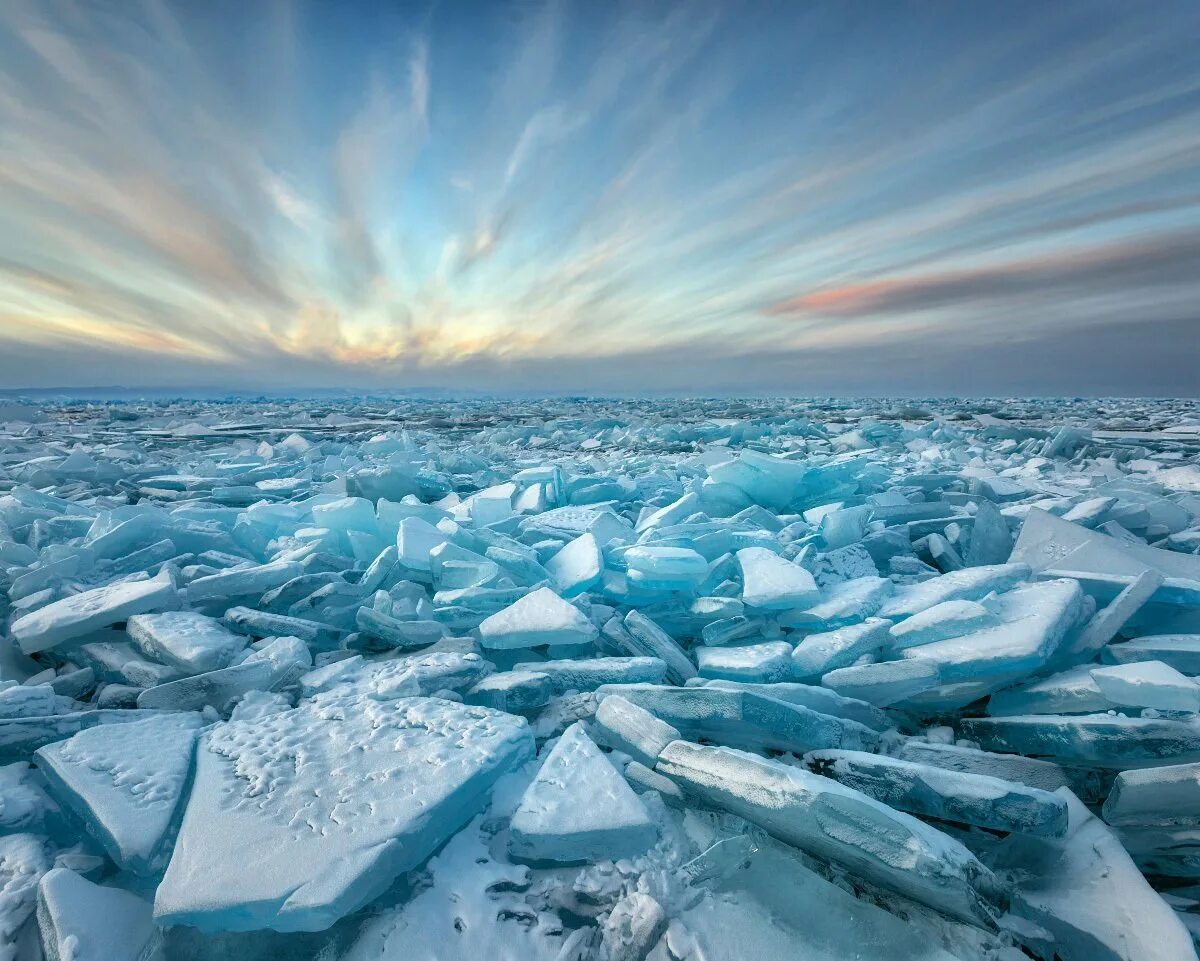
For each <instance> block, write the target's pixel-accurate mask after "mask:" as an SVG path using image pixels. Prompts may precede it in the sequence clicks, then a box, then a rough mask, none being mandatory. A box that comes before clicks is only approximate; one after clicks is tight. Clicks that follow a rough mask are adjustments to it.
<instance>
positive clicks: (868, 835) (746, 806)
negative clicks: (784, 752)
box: [655, 741, 1002, 927]
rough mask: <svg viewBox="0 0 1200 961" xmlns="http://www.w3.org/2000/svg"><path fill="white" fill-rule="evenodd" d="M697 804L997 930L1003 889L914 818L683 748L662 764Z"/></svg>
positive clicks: (769, 767)
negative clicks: (997, 906) (995, 915)
mask: <svg viewBox="0 0 1200 961" xmlns="http://www.w3.org/2000/svg"><path fill="white" fill-rule="evenodd" d="M655 770H656V771H657V772H659V773H660V774H664V775H666V776H667V777H669V778H671V779H672V780H673V781H675V782H676V783H677V784H678V785H679V786H680V788H681V789H682V790H683V793H684V795H685V796H687V797H688V798H689V799H691V800H693V801H694V802H697V803H700V804H704V805H708V806H712V807H717V808H719V809H721V810H725V811H729V812H730V813H732V814H736V815H737V816H739V817H742V818H745V819H746V820H748V821H750V822H751V823H753V824H757V825H758V826H759V827H761V828H763V829H764V830H765V831H767V832H768V833H770V834H772V835H773V836H775V837H777V838H778V839H779V840H781V841H784V842H786V843H788V844H792V845H795V846H796V847H798V848H800V849H801V850H803V851H806V852H807V853H809V854H811V855H813V856H815V857H818V858H821V859H826V860H830V861H834V862H836V863H838V864H841V865H842V866H843V867H845V868H846V869H847V870H849V871H850V872H851V873H853V874H856V875H858V876H859V877H862V878H863V879H865V880H867V881H870V882H872V883H874V884H877V885H879V886H881V887H884V888H887V889H890V890H893V891H896V892H898V893H900V894H902V895H904V896H906V897H909V898H912V899H913V900H915V901H918V902H920V903H921V904H925V905H928V906H929V907H932V908H935V909H936V910H938V911H941V912H943V913H945V914H947V915H949V916H951V917H953V918H956V919H958V920H960V921H965V922H967V923H969V924H975V925H979V926H983V927H991V926H993V925H994V923H995V922H994V919H993V911H994V909H993V908H992V907H991V906H990V902H991V901H992V900H993V899H998V898H999V897H1000V894H1001V890H1002V886H1001V885H1000V883H999V882H998V881H997V879H996V878H995V877H994V876H993V875H992V873H991V872H990V871H989V870H988V869H987V868H986V867H984V865H983V864H981V863H980V862H979V861H978V860H977V859H976V858H975V856H974V855H973V854H971V852H970V851H968V850H967V849H966V848H964V847H963V846H962V845H961V844H959V843H958V842H957V841H955V840H953V839H952V838H950V837H949V836H947V835H945V834H943V833H942V832H940V831H938V830H936V829H934V828H932V827H930V826H929V825H926V824H924V823H922V822H921V821H919V820H917V819H916V818H914V817H913V816H912V815H909V814H904V813H903V812H900V811H895V810H893V809H892V808H890V807H888V806H887V805H886V804H880V803H879V802H878V801H875V800H873V799H871V798H869V797H867V796H866V795H865V794H862V793H860V792H858V791H854V790H852V789H850V788H847V787H844V786H843V785H841V784H839V783H838V782H836V781H832V780H830V779H829V778H824V777H821V776H820V775H817V774H811V773H809V772H808V771H805V770H803V769H801V768H798V767H793V766H789V765H786V764H781V763H779V762H777V761H770V760H767V759H766V758H762V757H758V756H757V755H754V754H747V753H745V752H743V751H735V750H732V749H730V748H725V747H703V746H701V745H699V744H692V743H690V742H687V741H674V742H672V743H671V744H668V745H667V747H666V748H665V749H664V750H663V753H662V756H661V757H660V758H659V760H658V763H657V764H656V765H655Z"/></svg>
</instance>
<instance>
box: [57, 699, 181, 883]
mask: <svg viewBox="0 0 1200 961" xmlns="http://www.w3.org/2000/svg"><path fill="white" fill-rule="evenodd" d="M202 725H203V721H202V720H201V718H200V715H199V714H194V713H179V714H159V715H156V716H154V717H151V718H148V719H146V720H144V721H138V722H137V723H134V724H106V725H101V726H100V727H93V728H89V729H88V730H86V731H81V732H80V733H79V734H76V735H75V736H74V737H72V738H69V739H68V740H66V741H60V742H58V743H57V744H50V745H47V746H46V747H44V748H42V749H41V750H39V751H38V753H37V763H38V766H39V767H40V768H41V770H42V773H43V774H45V776H46V780H47V781H48V782H49V784H50V788H51V791H52V792H53V793H54V796H55V797H56V798H57V799H58V800H59V801H60V803H62V804H63V805H64V806H65V807H67V808H69V809H70V810H71V811H73V812H74V813H75V815H76V816H77V817H78V818H79V819H80V820H81V821H82V822H83V824H84V827H85V828H86V830H87V831H88V833H89V834H91V835H92V836H93V837H95V838H96V840H98V841H99V842H100V843H101V844H102V845H103V846H104V850H105V851H106V852H107V853H108V856H109V857H110V858H112V860H113V862H114V863H115V864H116V865H117V866H118V867H119V868H122V869H126V870H130V871H134V872H135V873H138V874H146V873H149V872H151V871H153V870H155V869H156V868H157V867H161V865H159V864H158V863H157V859H158V855H159V853H160V852H161V851H162V849H163V844H164V842H165V841H166V840H167V838H168V835H169V833H170V829H171V827H172V822H173V820H174V818H175V814H176V811H177V809H178V807H179V802H180V798H181V797H182V796H183V792H184V788H185V787H186V785H187V782H188V776H189V774H190V773H191V769H192V754H193V748H194V747H195V743H196V736H197V733H198V732H199V729H200V727H201V726H202Z"/></svg>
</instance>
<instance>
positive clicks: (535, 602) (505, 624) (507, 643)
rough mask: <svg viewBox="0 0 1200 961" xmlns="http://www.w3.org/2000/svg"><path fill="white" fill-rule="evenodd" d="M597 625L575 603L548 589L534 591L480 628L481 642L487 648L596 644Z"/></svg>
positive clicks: (485, 622) (495, 615)
mask: <svg viewBox="0 0 1200 961" xmlns="http://www.w3.org/2000/svg"><path fill="white" fill-rule="evenodd" d="M597 636H598V632H597V630H596V626H595V625H594V624H593V623H592V622H591V621H589V620H588V619H587V618H586V617H584V615H583V613H582V612H581V611H580V610H579V608H577V607H576V606H575V605H574V604H572V603H570V602H569V601H565V600H563V599H562V598H561V597H559V596H558V595H557V594H555V593H554V591H552V590H550V588H548V587H540V588H538V589H537V590H536V591H531V592H530V593H528V594H526V595H525V596H524V597H522V598H521V599H520V600H518V601H516V602H515V603H513V604H510V605H509V606H508V607H506V608H504V610H502V611H497V612H496V613H495V614H493V615H491V616H490V617H488V618H486V619H484V621H483V623H481V624H480V625H479V642H480V644H482V645H483V646H484V647H486V648H492V649H497V650H508V649H511V648H516V647H539V646H541V645H543V644H553V645H556V646H559V647H570V646H582V645H589V644H592V643H594V642H595V640H596V637H597Z"/></svg>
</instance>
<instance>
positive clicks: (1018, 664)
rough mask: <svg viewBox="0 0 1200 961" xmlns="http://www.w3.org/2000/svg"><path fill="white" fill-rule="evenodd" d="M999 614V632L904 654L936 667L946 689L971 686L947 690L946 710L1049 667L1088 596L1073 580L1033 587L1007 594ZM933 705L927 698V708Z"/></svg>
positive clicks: (1000, 602)
mask: <svg viewBox="0 0 1200 961" xmlns="http://www.w3.org/2000/svg"><path fill="white" fill-rule="evenodd" d="M993 609H994V610H995V611H996V613H997V615H998V616H999V618H1000V622H1001V623H999V624H997V625H996V626H994V627H985V628H983V629H982V630H978V631H974V632H972V633H970V634H964V635H963V636H962V637H955V638H950V639H948V640H944V641H935V642H934V643H932V644H923V645H921V646H920V647H911V648H908V649H907V650H905V651H904V652H903V656H904V657H905V658H908V659H916V660H923V661H927V662H929V663H932V664H934V665H936V666H937V669H938V673H939V676H940V678H941V682H942V684H943V685H954V684H967V685H969V686H968V687H967V688H965V689H963V691H962V692H961V693H960V692H959V691H956V690H954V689H953V688H951V689H949V690H947V691H946V692H945V696H944V697H941V698H939V700H940V701H941V702H942V703H943V704H944V706H947V707H957V706H961V705H964V704H969V703H970V702H971V701H973V700H976V699H978V698H979V697H981V696H983V695H984V694H988V693H990V692H991V691H993V690H996V689H998V688H1000V687H1002V686H1004V685H1005V684H1007V683H1009V682H1011V680H1012V679H1013V678H1017V677H1023V676H1025V675H1027V674H1031V673H1032V672H1033V671H1035V670H1037V669H1038V668H1039V667H1041V666H1042V665H1043V664H1045V663H1047V661H1049V660H1050V658H1051V657H1052V656H1053V654H1054V652H1055V651H1056V650H1057V649H1058V646H1059V645H1060V644H1061V643H1062V641H1063V638H1064V637H1065V636H1066V634H1067V632H1068V631H1069V630H1070V629H1071V628H1072V627H1074V626H1075V625H1076V624H1078V623H1079V621H1080V619H1081V618H1082V616H1083V612H1084V601H1083V592H1082V591H1081V590H1080V588H1079V585H1078V584H1077V583H1076V582H1075V581H1070V580H1057V581H1047V582H1045V583H1041V584H1027V585H1025V586H1023V587H1018V588H1016V589H1014V590H1012V591H1010V592H1009V593H1007V594H1003V595H1001V596H1000V597H999V598H997V599H996V601H995V604H994V607H993ZM930 700H931V699H930V697H929V695H925V700H924V702H923V703H926V704H928V703H929V702H930Z"/></svg>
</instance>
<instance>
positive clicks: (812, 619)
mask: <svg viewBox="0 0 1200 961" xmlns="http://www.w3.org/2000/svg"><path fill="white" fill-rule="evenodd" d="M1198 551H1200V404H1197V403H1195V402H1191V401H1133V400H1096V401H1085V400H1074V401H1071V400H1055V401H1023V400H1007V401H1000V400H996V401H980V400H971V401H968V400H962V401H925V402H914V401H883V400H871V401H833V400H827V401H821V400H794V399H782V400H745V401H737V400H653V401H652V400H584V399H552V400H535V399H513V400H483V399H463V400H451V399H446V398H439V399H429V400H422V399H417V398H413V397H398V398H396V397H393V398H372V399H361V400H358V399H347V398H343V397H332V398H331V397H325V398H318V399H308V400H282V399H262V400H258V401H253V402H252V401H237V402H232V401H230V402H217V401H209V402H201V401H154V402H152V401H138V402H133V401H129V402H101V401H73V402H72V401H66V400H55V401H47V402H45V403H41V404H26V403H14V402H3V403H0V617H2V620H0V624H2V626H3V629H2V636H0V961H39V959H43V958H44V959H47V961H151V959H157V961H176V959H178V961H267V959H272V961H292V959H319V961H389V959H394V961H455V959H463V961H542V959H544V961H591V959H595V961H643V959H649V961H784V959H804V961H852V959H870V961H953V959H959V961H980V959H983V961H1020V959H1023V958H1032V959H1042V961H1053V959H1059V961H1195V959H1196V957H1197V955H1196V946H1195V945H1196V941H1197V940H1200V555H1198V553H1197V552H1198Z"/></svg>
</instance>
